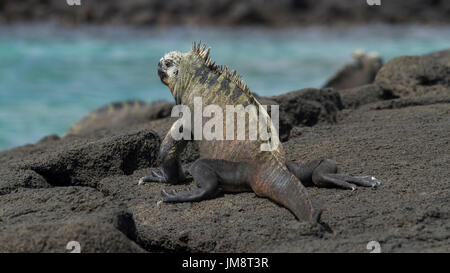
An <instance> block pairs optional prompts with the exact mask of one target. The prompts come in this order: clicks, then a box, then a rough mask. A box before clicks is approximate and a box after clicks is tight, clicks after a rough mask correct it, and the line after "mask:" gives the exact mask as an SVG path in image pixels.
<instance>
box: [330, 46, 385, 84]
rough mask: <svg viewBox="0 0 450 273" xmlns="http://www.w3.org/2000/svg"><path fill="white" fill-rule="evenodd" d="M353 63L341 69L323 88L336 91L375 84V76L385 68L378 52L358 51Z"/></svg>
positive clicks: (355, 52) (354, 54)
mask: <svg viewBox="0 0 450 273" xmlns="http://www.w3.org/2000/svg"><path fill="white" fill-rule="evenodd" d="M352 57H353V62H352V63H349V64H346V65H345V66H344V67H342V68H341V69H339V71H338V72H336V74H334V75H333V76H332V77H331V78H330V79H329V80H328V81H327V82H326V83H325V85H324V86H323V88H328V87H332V88H334V89H336V90H342V89H348V88H353V87H356V86H361V85H365V84H370V83H373V81H374V80H375V76H376V75H377V73H378V71H379V70H380V69H381V67H382V66H383V60H382V58H381V57H380V55H379V54H378V53H377V52H370V53H365V52H364V51H363V50H361V49H357V50H355V51H354V52H353V54H352Z"/></svg>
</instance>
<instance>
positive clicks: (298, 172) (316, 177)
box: [286, 159, 381, 190]
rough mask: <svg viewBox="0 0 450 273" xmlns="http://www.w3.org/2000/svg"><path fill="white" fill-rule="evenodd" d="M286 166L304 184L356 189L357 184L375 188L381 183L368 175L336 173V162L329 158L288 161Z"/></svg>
mask: <svg viewBox="0 0 450 273" xmlns="http://www.w3.org/2000/svg"><path fill="white" fill-rule="evenodd" d="M286 166H287V167H288V169H289V171H290V172H292V173H293V174H294V175H295V176H297V178H299V179H300V181H302V183H303V184H304V185H316V186H318V187H341V188H345V189H351V190H356V188H357V186H362V187H373V188H375V187H377V186H379V185H381V180H379V179H377V178H375V177H373V176H370V175H366V176H354V175H351V174H337V170H338V169H337V166H336V163H335V162H334V161H332V160H330V159H316V160H312V161H309V162H307V163H306V164H299V163H296V162H288V163H287V164H286Z"/></svg>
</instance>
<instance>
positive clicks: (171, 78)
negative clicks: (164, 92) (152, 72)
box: [158, 51, 184, 89]
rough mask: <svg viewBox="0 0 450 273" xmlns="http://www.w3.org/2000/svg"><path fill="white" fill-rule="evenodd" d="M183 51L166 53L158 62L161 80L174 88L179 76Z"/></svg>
mask: <svg viewBox="0 0 450 273" xmlns="http://www.w3.org/2000/svg"><path fill="white" fill-rule="evenodd" d="M183 55H184V54H183V53H181V52H179V51H172V52H169V53H167V54H166V55H164V57H162V58H161V60H159V63H158V76H159V78H160V79H161V81H162V82H163V83H164V84H165V85H167V86H168V87H169V88H170V89H172V87H173V85H174V84H175V81H176V78H177V76H178V69H179V65H180V63H181V59H182V58H183Z"/></svg>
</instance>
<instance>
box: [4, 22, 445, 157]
mask: <svg viewBox="0 0 450 273" xmlns="http://www.w3.org/2000/svg"><path fill="white" fill-rule="evenodd" d="M194 40H202V41H205V42H207V43H208V45H209V46H211V47H212V52H211V56H212V58H213V60H215V61H216V62H217V63H218V64H227V65H228V66H229V67H230V68H232V69H236V70H237V71H238V72H239V73H240V74H241V75H242V76H243V78H244V80H245V81H246V82H247V83H248V85H249V87H250V88H251V89H252V90H253V91H254V92H256V93H258V94H260V95H275V94H281V93H284V92H287V91H292V90H296V89H300V88H304V87H320V86H321V85H322V84H323V83H324V82H325V81H326V79H327V78H328V77H330V76H331V75H332V74H333V73H334V72H335V71H336V70H337V69H339V68H340V67H341V66H342V65H343V64H345V63H346V62H349V61H350V60H351V53H352V52H353V51H354V50H355V49H357V48H361V49H364V50H366V51H377V52H379V53H380V54H381V56H382V57H383V58H384V59H385V60H387V59H390V58H392V57H395V56H400V55H413V54H424V53H428V52H431V51H435V50H441V49H446V48H450V27H448V26H397V27H393V26H383V25H374V26H360V27H352V28H345V29H330V28H321V27H308V28H298V29H288V30H279V29H272V30H267V29H255V28H241V29H230V28H221V29H217V28H214V29H212V28H197V29H186V28H165V29H161V28H159V29H134V28H127V27H73V28H62V27H58V26H55V25H52V24H45V25H37V26H30V25H15V26H0V150H4V149H8V148H11V147H14V146H17V145H22V144H26V143H34V142H36V141H37V140H39V139H40V138H42V137H44V136H46V135H49V134H53V133H56V134H59V135H62V134H63V133H64V132H65V131H66V130H67V128H68V127H69V126H70V125H71V124H72V123H73V122H75V121H77V120H78V119H80V118H81V117H82V116H84V115H85V114H87V113H88V112H89V111H91V110H93V109H95V108H97V107H99V106H102V105H104V104H107V103H109V102H114V101H120V100H125V99H142V100H144V101H147V102H150V101H154V100H159V99H169V100H171V96H170V94H169V91H168V89H167V88H166V87H165V86H163V85H162V84H161V83H160V80H159V78H158V76H157V73H156V65H157V62H158V60H159V59H160V58H161V57H162V56H163V55H164V54H165V53H166V52H168V51H171V50H180V51H187V50H189V48H190V45H191V42H192V41H194Z"/></svg>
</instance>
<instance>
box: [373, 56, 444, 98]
mask: <svg viewBox="0 0 450 273" xmlns="http://www.w3.org/2000/svg"><path fill="white" fill-rule="evenodd" d="M375 83H376V84H378V85H379V86H380V87H381V88H383V89H385V90H389V91H391V92H392V93H393V94H394V95H395V96H398V97H406V96H422V95H431V94H450V50H444V51H439V52H435V53H431V54H427V55H423V56H402V57H397V58H394V59H392V60H390V61H388V62H387V63H386V64H385V65H384V66H383V67H382V68H381V69H380V71H379V72H378V74H377V76H376V78H375Z"/></svg>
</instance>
